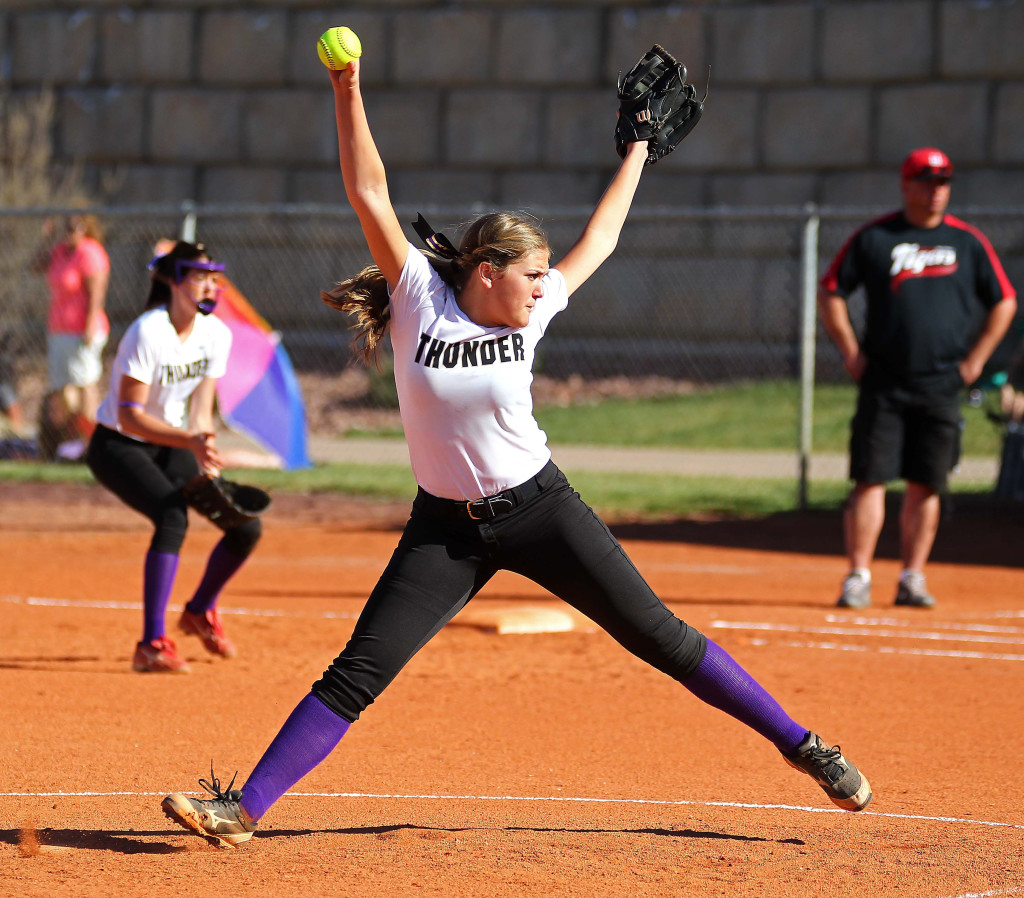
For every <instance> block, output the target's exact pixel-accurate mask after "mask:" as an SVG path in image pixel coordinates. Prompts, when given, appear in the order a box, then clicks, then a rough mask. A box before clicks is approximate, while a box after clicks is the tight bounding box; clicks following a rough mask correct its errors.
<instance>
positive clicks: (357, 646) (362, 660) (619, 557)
mask: <svg viewBox="0 0 1024 898" xmlns="http://www.w3.org/2000/svg"><path fill="white" fill-rule="evenodd" d="M534 480H535V481H536V482H537V490H538V491H537V492H536V493H535V494H534V495H532V496H531V497H530V498H529V499H528V500H526V501H524V502H523V503H522V504H521V505H517V506H516V507H514V508H512V509H511V510H510V511H507V512H506V513H503V514H500V515H498V516H497V517H494V518H492V519H491V520H486V521H475V520H472V519H470V517H469V516H468V514H465V513H464V504H462V505H461V507H459V503H452V502H450V501H449V500H445V499H438V498H436V497H433V496H430V495H429V494H427V493H424V492H423V491H422V490H421V491H420V493H419V494H418V495H417V497H416V500H415V501H414V502H413V507H412V514H411V516H410V518H409V521H408V523H407V524H406V527H405V531H404V532H403V534H402V537H401V540H400V541H399V543H398V547H397V548H396V549H395V551H394V554H393V555H392V557H391V560H390V562H389V563H388V565H387V567H386V568H385V570H384V573H383V574H382V575H381V578H380V580H379V581H378V582H377V585H376V587H375V588H374V589H373V591H372V592H371V593H370V597H369V599H368V600H367V602H366V605H365V607H364V608H363V611H362V614H361V615H360V616H359V620H358V621H357V623H356V626H355V629H354V630H353V633H352V636H351V638H350V640H349V642H348V645H347V646H346V647H345V649H344V650H343V651H342V652H341V654H340V655H338V657H337V658H335V660H334V662H333V663H332V664H331V665H330V667H329V668H328V669H327V671H326V672H325V673H324V675H323V677H321V679H320V680H318V681H317V682H316V683H315V684H314V685H313V692H314V693H316V695H317V696H318V697H319V698H320V699H321V700H322V701H323V702H324V703H325V704H326V705H327V706H328V707H329V708H331V709H332V710H333V711H335V712H336V713H337V714H339V715H340V716H341V717H343V718H345V719H346V720H349V721H355V720H356V719H357V718H358V717H359V715H360V713H361V712H362V711H363V710H364V709H365V708H366V707H367V706H368V705H369V704H371V703H372V702H373V701H374V700H375V699H376V697H377V696H378V695H380V694H381V692H383V690H384V689H385V687H386V686H387V685H388V684H389V683H390V682H391V681H392V680H393V679H394V678H395V676H396V675H397V674H398V672H399V671H400V670H401V669H402V668H403V667H404V666H405V665H406V663H407V662H408V661H409V660H410V659H411V658H412V657H413V655H415V654H416V652H417V651H419V649H420V648H422V647H423V646H424V645H425V644H426V643H427V642H428V641H429V640H430V639H431V637H433V636H434V634H435V633H437V632H438V631H439V630H440V629H441V628H442V627H443V626H444V625H445V624H446V623H448V622H449V621H450V620H451V619H452V618H453V617H454V616H455V614H457V613H458V612H459V611H460V610H461V609H462V608H463V607H465V605H466V603H467V602H469V600H470V599H471V598H473V596H475V595H476V594H477V593H478V592H479V591H480V589H481V588H482V587H483V586H484V585H485V584H486V583H487V581H488V580H490V579H491V577H493V576H494V574H495V573H497V572H498V571H499V570H509V571H514V572H515V573H518V574H521V575H523V576H524V577H528V578H529V579H530V580H533V581H534V582H535V583H538V584H539V585H540V586H542V587H544V588H545V589H547V590H548V591H549V592H551V593H553V594H554V595H556V596H558V597H559V598H561V599H563V600H564V601H565V602H567V603H568V604H569V605H571V606H572V607H573V608H576V609H577V610H579V611H580V612H582V613H583V614H585V615H587V617H589V618H590V619H591V620H592V621H594V623H596V624H597V625H598V626H600V627H601V628H603V629H604V630H606V631H607V632H608V633H609V634H610V635H611V636H612V637H613V638H614V639H615V640H617V641H618V642H619V643H620V644H621V645H622V646H624V647H625V648H626V649H628V650H629V651H630V652H632V653H633V654H634V655H636V656H637V657H639V658H641V659H643V660H644V661H646V662H647V663H648V664H651V665H652V666H653V667H655V668H657V669H658V670H660V671H662V672H664V673H666V674H668V675H669V676H671V677H673V678H675V679H676V680H679V681H680V682H682V681H683V680H685V679H686V678H687V677H688V676H689V675H690V674H691V673H692V672H693V671H694V670H696V668H697V666H698V665H699V664H700V662H701V659H702V658H703V657H704V651H705V649H706V646H707V642H706V640H705V638H704V636H703V635H702V634H701V633H699V632H698V631H697V630H694V629H693V628H692V627H690V626H688V625H687V624H686V623H684V622H683V621H682V620H680V619H679V618H677V617H676V616H675V615H673V614H672V612H671V611H669V610H668V608H666V607H665V605H664V603H663V602H662V601H661V600H660V599H659V598H658V597H657V596H656V595H655V594H654V592H653V591H652V590H651V588H650V586H648V585H647V583H646V581H645V580H644V579H643V577H642V576H641V574H640V572H639V571H638V570H637V569H636V567H635V566H634V565H633V563H632V562H631V561H630V560H629V558H628V557H627V556H626V553H625V552H624V551H623V549H622V547H621V546H620V545H619V542H618V540H616V539H615V537H614V536H613V535H612V534H611V532H610V531H609V530H608V527H607V526H606V525H605V524H604V522H603V521H602V520H601V519H600V518H599V517H598V516H597V515H596V514H595V513H594V512H593V510H592V509H591V508H590V507H589V506H587V505H586V504H585V503H584V502H583V500H582V499H581V498H580V497H579V494H578V493H576V492H575V491H574V490H573V489H572V487H571V486H570V485H569V483H568V481H567V480H566V478H565V475H564V474H562V472H561V471H559V470H558V468H557V467H555V465H554V464H553V463H550V462H549V463H548V465H547V466H546V467H545V468H544V469H543V470H542V471H541V472H540V474H538V475H537V477H536V478H534ZM511 492H515V491H514V490H513V491H511Z"/></svg>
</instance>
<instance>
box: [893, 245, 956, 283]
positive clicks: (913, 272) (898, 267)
mask: <svg viewBox="0 0 1024 898" xmlns="http://www.w3.org/2000/svg"><path fill="white" fill-rule="evenodd" d="M956 270H957V261H956V249H955V248H954V247H952V246H921V244H920V243H900V244H898V245H897V246H894V247H893V249H892V267H891V268H890V269H889V275H890V277H891V278H892V283H891V286H892V289H893V290H894V291H895V290H899V288H900V284H902V283H903V282H904V281H906V280H909V279H910V278H935V277H944V276H945V275H947V274H952V273H953V272H954V271H956Z"/></svg>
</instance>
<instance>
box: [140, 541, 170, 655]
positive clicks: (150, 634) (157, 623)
mask: <svg viewBox="0 0 1024 898" xmlns="http://www.w3.org/2000/svg"><path fill="white" fill-rule="evenodd" d="M177 573H178V556H177V555H172V554H171V553H170V552H156V551H154V550H153V549H150V550H149V551H148V552H147V553H146V564H145V569H144V573H143V580H142V619H143V627H142V641H143V642H152V641H153V640H154V639H159V638H160V637H161V636H164V635H166V631H165V630H164V618H165V617H166V616H167V603H168V602H169V601H170V599H171V589H172V587H173V586H174V576H175V574H177Z"/></svg>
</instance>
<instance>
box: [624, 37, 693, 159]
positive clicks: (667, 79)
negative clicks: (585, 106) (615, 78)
mask: <svg viewBox="0 0 1024 898" xmlns="http://www.w3.org/2000/svg"><path fill="white" fill-rule="evenodd" d="M618 96H619V119H618V121H617V122H616V123H615V149H616V150H617V151H618V154H619V156H620V157H622V158H625V156H626V146H627V144H631V143H639V142H640V141H641V140H645V141H647V164H648V165H653V164H654V163H655V162H657V161H658V160H659V159H661V158H662V157H663V156H667V155H668V154H669V153H671V152H672V151H673V150H674V149H675V148H676V147H677V146H679V144H680V142H681V141H682V139H683V138H684V137H686V135H687V134H689V133H690V132H691V131H692V130H693V129H694V127H695V126H696V124H697V122H698V121H700V115H701V113H702V112H703V111H704V100H698V99H697V90H696V88H695V87H694V86H693V85H692V84H690V83H689V82H687V80H686V66H684V65H683V64H682V63H681V62H677V61H676V59H675V58H674V57H673V56H672V54H671V53H669V52H668V51H667V50H665V48H664V47H662V46H661V45H660V44H655V45H654V46H653V47H651V49H650V50H648V51H647V52H646V53H645V54H644V55H643V56H642V57H641V58H640V61H639V62H638V63H637V64H636V65H635V66H633V68H631V69H630V70H629V72H628V73H627V74H626V76H625V77H622V76H621V75H620V76H619V83H618ZM704 99H705V100H706V99H707V94H705V95H704Z"/></svg>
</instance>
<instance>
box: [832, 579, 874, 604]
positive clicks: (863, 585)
mask: <svg viewBox="0 0 1024 898" xmlns="http://www.w3.org/2000/svg"><path fill="white" fill-rule="evenodd" d="M870 604H871V581H870V580H865V579H864V578H863V577H862V576H861V575H860V574H850V575H849V576H848V577H847V578H846V579H845V580H844V581H843V591H842V593H840V595H839V601H838V602H836V605H837V606H838V607H840V608H867V607H868V606H869V605H870Z"/></svg>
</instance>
